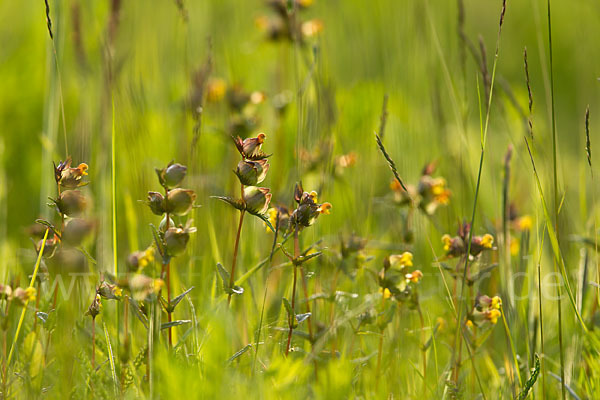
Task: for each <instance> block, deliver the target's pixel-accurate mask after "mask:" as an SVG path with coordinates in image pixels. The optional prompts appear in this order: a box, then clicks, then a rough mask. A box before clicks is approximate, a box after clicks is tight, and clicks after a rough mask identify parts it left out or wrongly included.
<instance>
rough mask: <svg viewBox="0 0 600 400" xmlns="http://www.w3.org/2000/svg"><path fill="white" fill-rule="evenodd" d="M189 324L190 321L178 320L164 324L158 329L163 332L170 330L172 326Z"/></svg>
mask: <svg viewBox="0 0 600 400" xmlns="http://www.w3.org/2000/svg"><path fill="white" fill-rule="evenodd" d="M190 322H192V320H190V319H180V320H177V321H171V322H165V323H164V324H161V325H160V329H161V330H164V329H168V328H172V327H174V326H179V325H183V324H189V323H190Z"/></svg>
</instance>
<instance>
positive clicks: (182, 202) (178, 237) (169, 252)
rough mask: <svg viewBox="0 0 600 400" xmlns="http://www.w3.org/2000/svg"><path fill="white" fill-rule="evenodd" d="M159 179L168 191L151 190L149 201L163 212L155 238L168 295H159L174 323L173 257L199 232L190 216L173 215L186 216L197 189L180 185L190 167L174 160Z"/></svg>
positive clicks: (136, 258)
mask: <svg viewBox="0 0 600 400" xmlns="http://www.w3.org/2000/svg"><path fill="white" fill-rule="evenodd" d="M156 175H157V177H158V182H159V184H160V185H161V186H162V188H163V190H164V195H163V194H162V193H159V192H148V200H147V205H148V207H149V208H150V210H151V211H152V212H153V213H154V214H155V215H159V216H162V217H163V219H162V221H161V222H160V225H159V228H158V230H157V229H156V228H154V240H155V245H156V249H157V251H158V253H159V254H160V257H161V263H162V271H161V274H160V276H161V279H164V280H165V282H166V283H165V285H166V289H167V298H166V299H163V298H162V297H160V296H159V300H160V304H161V305H162V307H163V309H164V310H165V312H166V313H167V317H168V322H169V323H172V314H173V311H174V310H175V306H176V304H173V303H172V301H171V285H170V282H171V261H172V259H173V257H176V256H178V255H180V254H182V253H183V252H184V251H185V249H186V247H187V244H188V242H189V239H190V235H191V234H192V233H194V232H196V228H195V227H193V226H192V220H191V219H188V220H187V222H186V223H185V225H182V224H179V225H175V222H174V221H173V219H172V218H171V217H172V216H179V217H183V216H186V215H187V214H188V213H189V212H190V211H191V210H192V208H194V206H195V204H194V203H195V201H196V193H195V192H194V191H193V190H190V189H183V188H180V187H179V185H180V184H181V182H182V181H183V179H184V178H185V176H186V175H187V167H186V166H184V165H181V164H179V163H174V162H170V163H169V164H168V165H167V166H166V167H165V168H162V169H156ZM148 258H149V255H148V254H143V255H142V254H136V255H134V256H133V257H130V261H131V262H132V263H134V262H137V264H138V266H139V264H140V260H141V262H142V264H147V263H148V262H149V260H148ZM168 338H169V347H172V345H173V339H172V331H171V326H170V325H169V326H168Z"/></svg>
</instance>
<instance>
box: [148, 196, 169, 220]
mask: <svg viewBox="0 0 600 400" xmlns="http://www.w3.org/2000/svg"><path fill="white" fill-rule="evenodd" d="M147 204H148V207H150V210H151V211H152V213H154V214H155V215H163V214H164V213H165V198H164V197H163V195H162V194H160V193H158V192H148V203H147Z"/></svg>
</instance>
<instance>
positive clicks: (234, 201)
mask: <svg viewBox="0 0 600 400" xmlns="http://www.w3.org/2000/svg"><path fill="white" fill-rule="evenodd" d="M210 197H211V198H212V199H217V200H221V201H222V202H224V203H227V204H229V205H230V206H231V207H233V208H235V209H236V210H240V211H242V210H243V209H244V208H245V207H244V203H243V202H242V201H241V200H237V199H233V198H231V197H227V196H210Z"/></svg>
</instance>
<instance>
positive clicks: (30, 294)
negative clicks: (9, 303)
mask: <svg viewBox="0 0 600 400" xmlns="http://www.w3.org/2000/svg"><path fill="white" fill-rule="evenodd" d="M36 295H37V290H35V288H33V287H28V288H27V289H23V288H20V287H19V288H16V289H15V290H14V291H13V292H12V298H13V299H16V300H18V301H19V302H20V303H21V304H22V305H24V304H25V303H27V302H28V301H34V300H35V297H36Z"/></svg>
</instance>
